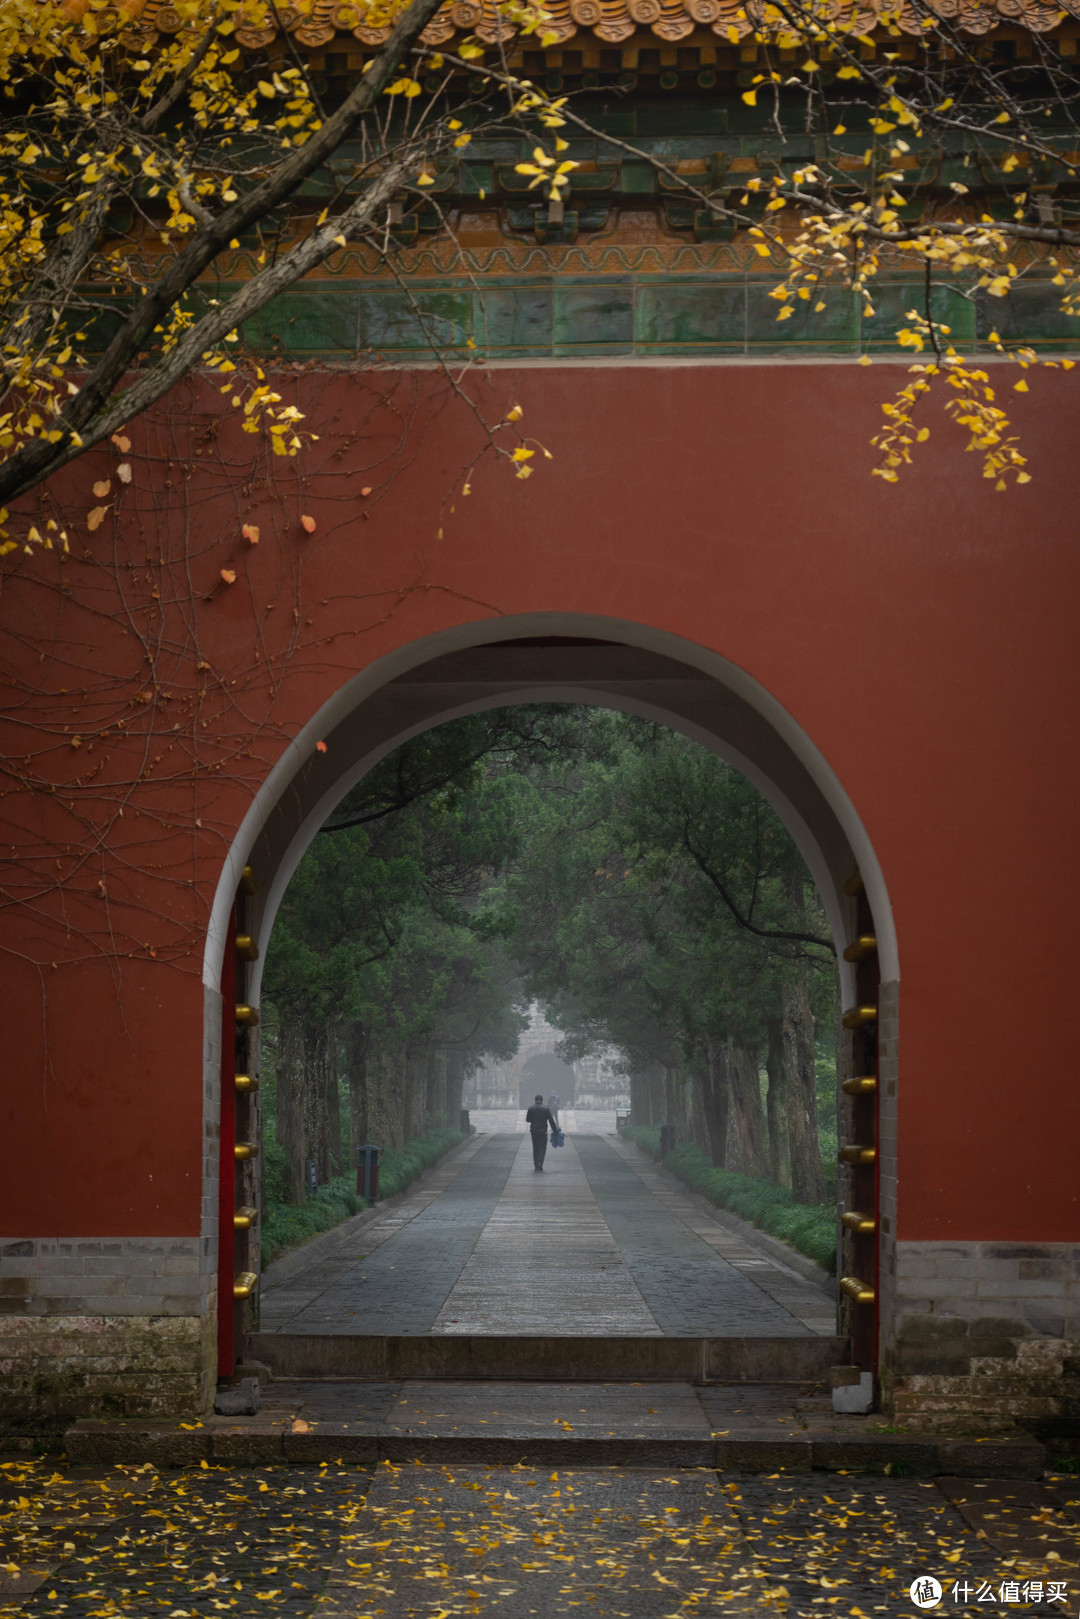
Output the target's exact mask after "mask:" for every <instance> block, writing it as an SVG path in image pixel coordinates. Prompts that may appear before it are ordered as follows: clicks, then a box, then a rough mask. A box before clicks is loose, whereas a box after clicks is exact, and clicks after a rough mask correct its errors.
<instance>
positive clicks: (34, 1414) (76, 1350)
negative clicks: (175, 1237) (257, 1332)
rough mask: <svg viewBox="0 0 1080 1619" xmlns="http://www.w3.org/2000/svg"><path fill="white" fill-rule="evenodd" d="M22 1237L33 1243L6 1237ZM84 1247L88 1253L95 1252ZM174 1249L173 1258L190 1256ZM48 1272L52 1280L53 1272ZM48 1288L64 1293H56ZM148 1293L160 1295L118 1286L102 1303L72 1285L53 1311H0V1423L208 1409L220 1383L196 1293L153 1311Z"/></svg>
mask: <svg viewBox="0 0 1080 1619" xmlns="http://www.w3.org/2000/svg"><path fill="white" fill-rule="evenodd" d="M18 1246H27V1245H25V1244H13V1243H9V1244H7V1247H8V1248H11V1247H18ZM67 1246H74V1245H67ZM81 1246H84V1247H91V1246H97V1247H99V1248H109V1247H111V1246H113V1245H112V1244H109V1243H106V1242H99V1243H97V1244H90V1243H86V1244H82V1245H81ZM117 1246H119V1245H117ZM161 1246H162V1247H166V1248H167V1247H169V1246H171V1245H169V1244H162V1245H161ZM48 1257H50V1256H48V1255H43V1256H42V1259H43V1260H44V1259H46V1258H48ZM85 1257H86V1259H87V1261H89V1260H90V1259H91V1258H93V1257H94V1256H92V1255H86V1256H85ZM99 1257H100V1258H102V1259H105V1258H108V1257H110V1256H109V1255H107V1254H102V1255H100V1256H99ZM120 1257H121V1258H123V1257H124V1256H120ZM169 1257H171V1258H172V1259H173V1261H174V1262H176V1260H177V1259H179V1258H180V1257H183V1256H176V1255H173V1256H169ZM4 1263H7V1261H4ZM188 1274H190V1273H185V1275H184V1276H182V1277H181V1279H182V1280H183V1279H185V1277H186V1276H187V1275H188ZM30 1279H31V1280H33V1278H30ZM68 1279H69V1278H66V1277H65V1278H60V1280H62V1281H66V1280H68ZM110 1279H111V1280H114V1281H115V1280H121V1281H124V1280H130V1281H132V1282H138V1281H140V1280H142V1281H147V1280H150V1281H154V1280H158V1279H156V1278H147V1277H145V1276H144V1277H137V1276H132V1277H130V1278H125V1277H117V1276H115V1275H114V1276H113V1277H112V1278H110ZM164 1279H165V1278H161V1280H164ZM9 1280H10V1278H9ZM50 1280H52V1281H53V1282H54V1283H55V1281H56V1280H57V1277H56V1275H55V1273H53V1274H52V1276H51V1277H50ZM95 1280H100V1278H95ZM168 1280H170V1281H171V1280H172V1279H171V1278H169V1279H168ZM50 1298H51V1299H55V1300H56V1301H57V1303H61V1300H60V1297H59V1295H55V1294H54V1295H50ZM150 1301H152V1302H154V1303H156V1302H157V1296H155V1295H150V1294H147V1293H138V1292H131V1293H129V1294H128V1295H127V1296H126V1297H125V1296H124V1295H123V1294H119V1293H118V1294H114V1295H111V1296H110V1297H109V1299H108V1303H107V1306H106V1308H105V1309H103V1308H102V1307H101V1306H100V1305H98V1306H97V1307H96V1308H95V1307H94V1306H93V1305H92V1304H91V1302H90V1298H89V1297H87V1298H84V1299H82V1300H80V1299H78V1298H77V1297H75V1296H74V1295H73V1294H72V1295H71V1303H70V1305H67V1307H66V1308H61V1309H58V1310H57V1311H56V1312H55V1313H54V1312H52V1311H49V1312H44V1311H38V1312H35V1313H27V1314H25V1315H14V1314H8V1315H5V1316H3V1318H0V1431H2V1430H3V1429H4V1428H8V1429H14V1430H17V1431H19V1432H23V1433H25V1432H27V1431H28V1430H29V1431H33V1430H34V1429H35V1428H36V1427H39V1426H44V1427H50V1426H54V1425H56V1424H57V1423H58V1422H61V1421H70V1420H71V1419H72V1418H74V1417H79V1416H86V1415H101V1416H106V1415H110V1414H112V1415H120V1416H182V1415H185V1414H186V1413H190V1412H197V1411H206V1410H208V1409H209V1408H210V1405H211V1404H212V1398H213V1387H214V1383H213V1377H212V1367H213V1362H212V1360H211V1358H210V1354H211V1351H212V1349H213V1346H214V1335H213V1333H212V1331H211V1330H210V1329H211V1323H210V1322H209V1321H208V1319H207V1318H206V1317H205V1316H203V1315H200V1314H198V1313H196V1312H195V1311H194V1310H193V1309H192V1306H191V1299H190V1297H182V1298H181V1297H173V1296H170V1297H169V1298H168V1299H167V1300H166V1302H167V1303H168V1304H176V1305H179V1304H180V1303H181V1302H182V1304H183V1309H182V1310H181V1309H176V1310H174V1311H173V1312H172V1313H167V1312H166V1311H165V1310H156V1309H155V1310H154V1311H153V1313H151V1311H150V1310H149V1309H148V1308H147V1303H148V1302H150ZM62 1302H63V1304H67V1301H66V1299H65V1300H63V1301H62ZM124 1305H127V1306H128V1308H127V1309H126V1310H125V1309H124V1308H123V1306H124ZM118 1306H119V1308H118ZM106 1311H107V1313H106Z"/></svg>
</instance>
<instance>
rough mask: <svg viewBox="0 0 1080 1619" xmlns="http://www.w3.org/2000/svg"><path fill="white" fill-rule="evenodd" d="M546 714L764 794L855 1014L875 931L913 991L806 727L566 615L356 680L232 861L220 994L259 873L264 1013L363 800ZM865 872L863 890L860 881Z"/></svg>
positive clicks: (418, 655) (220, 914) (853, 832)
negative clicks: (411, 763)
mask: <svg viewBox="0 0 1080 1619" xmlns="http://www.w3.org/2000/svg"><path fill="white" fill-rule="evenodd" d="M532 704H567V705H580V706H584V707H588V708H594V709H607V710H615V711H617V712H620V713H623V714H627V715H633V716H636V717H638V718H640V719H645V720H649V721H653V722H656V723H658V724H660V725H662V726H665V727H667V728H668V729H670V730H672V731H674V732H676V733H679V734H680V735H682V736H684V737H686V738H688V739H690V740H691V741H693V742H696V743H698V744H700V745H701V746H703V747H704V748H706V749H707V750H708V751H709V752H711V753H712V754H715V755H717V756H718V757H719V758H721V759H722V760H724V761H725V762H726V763H727V764H729V765H730V766H732V767H733V768H734V769H735V770H737V771H738V772H740V773H741V775H743V776H745V777H746V778H747V779H748V780H749V781H750V782H751V783H752V784H753V785H754V786H755V787H756V788H757V789H758V790H759V791H760V793H761V794H762V796H763V797H764V798H765V799H766V801H767V802H768V804H769V805H770V806H771V807H772V809H773V810H774V811H775V812H776V814H777V816H778V817H779V819H780V820H781V821H782V822H783V823H784V826H785V827H786V829H787V831H788V833H789V834H790V836H791V838H792V841H793V842H794V844H795V846H796V847H797V849H798V851H799V853H800V854H801V856H802V858H803V860H804V861H805V864H806V866H807V868H808V869H809V872H810V875H811V877H812V879H813V882H814V885H815V887H816V889H817V892H818V895H819V897H820V900H821V902H822V906H823V909H824V911H825V914H826V917H827V921H828V925H829V928H830V930H831V933H832V937H833V940H834V942H835V945H836V954H837V957H838V963H839V970H840V978H841V986H842V987H841V998H842V1003H843V1004H844V1005H845V1006H850V1005H852V1004H853V1003H857V1001H858V999H859V996H860V993H865V991H861V990H860V982H861V983H862V985H865V983H866V981H867V980H866V976H865V972H864V971H863V969H862V968H861V967H860V965H859V959H858V957H857V956H855V957H852V956H851V952H850V950H849V949H848V946H849V942H850V941H851V940H852V939H853V938H854V937H856V936H858V935H859V933H860V931H861V930H864V929H865V928H866V927H867V926H868V925H869V926H871V927H872V930H873V934H874V935H876V962H877V964H879V966H880V977H881V978H882V979H883V980H891V981H895V980H896V979H897V978H898V976H899V962H898V956H897V947H896V938H895V931H894V927H893V921H892V914H891V909H890V906H889V903H888V896H887V893H886V891H885V886H884V881H883V877H882V873H881V871H880V867H879V865H878V862H877V860H876V858H875V856H874V853H873V850H872V848H871V846H870V843H869V839H868V837H867V835H866V832H865V830H864V828H863V827H862V825H861V822H860V821H859V818H858V815H857V813H856V811H855V809H854V806H853V805H852V804H851V801H850V799H849V798H848V796H847V794H846V793H845V792H844V789H843V787H842V785H841V783H840V782H839V781H838V780H837V778H836V776H835V774H834V772H833V771H832V770H831V769H830V767H829V765H828V763H827V761H826V760H825V759H824V758H823V757H822V755H821V754H820V751H819V750H818V749H817V748H816V747H815V745H814V744H813V742H812V741H811V739H810V738H809V737H807V736H806V734H805V732H804V731H803V730H802V729H801V728H800V727H799V726H798V724H797V723H796V722H795V720H794V719H793V718H792V716H791V715H790V714H788V713H786V712H785V711H784V710H783V709H781V707H780V705H778V704H777V703H776V701H775V699H773V698H772V696H771V695H770V694H769V693H768V692H766V691H765V690H764V689H763V688H762V687H761V686H760V685H759V684H758V683H757V682H755V681H754V680H752V679H751V678H750V677H749V676H748V675H747V674H746V673H745V672H744V671H742V670H740V669H737V668H735V667H734V666H732V665H730V664H729V663H727V662H726V661H725V660H723V659H722V658H719V657H718V656H717V655H716V654H714V653H711V652H709V651H708V650H707V649H704V648H701V647H692V646H689V645H687V644H686V643H683V642H680V641H678V640H677V638H675V637H672V636H669V635H665V634H663V633H661V632H657V631H655V630H653V629H651V628H649V627H647V626H635V625H623V624H617V623H614V622H613V621H610V620H600V619H595V618H588V619H585V618H582V617H576V616H570V615H562V614H560V615H533V616H531V617H529V618H527V619H518V620H515V621H506V620H499V621H498V622H497V623H494V624H493V623H490V622H489V623H483V624H478V625H471V626H461V627H459V628H457V629H455V630H453V631H450V632H446V633H444V634H441V635H438V636H434V637H431V638H429V639H428V640H425V641H423V642H419V643H413V644H411V645H409V646H408V647H406V648H403V649H401V650H400V651H399V652H397V653H395V654H393V655H391V656H390V657H387V658H385V659H383V660H381V661H380V663H378V664H377V665H374V666H372V667H371V668H370V669H368V670H365V671H363V672H362V673H360V674H358V675H356V676H355V677H354V678H353V679H352V680H351V681H349V682H348V683H347V685H345V686H343V687H342V688H341V690H339V692H337V693H336V694H335V696H334V697H333V698H332V699H331V700H330V701H329V702H328V703H326V704H325V705H324V706H323V708H322V709H321V710H320V711H319V713H318V714H317V715H315V716H314V717H313V718H312V720H311V721H310V722H309V724H308V725H307V726H306V727H305V728H304V730H303V732H302V733H301V734H300V735H299V736H298V737H297V739H296V740H295V742H294V743H293V744H292V745H291V747H290V748H289V749H288V750H287V752H286V754H285V756H284V757H283V758H282V760H281V761H280V762H279V765H278V766H277V768H276V769H275V771H274V772H273V773H272V774H271V776H270V778H269V779H268V781H267V782H266V784H265V786H264V788H263V790H262V791H261V792H260V794H259V796H258V798H257V800H256V801H255V803H254V804H253V805H252V808H251V811H250V812H249V814H248V816H247V817H246V819H245V822H244V824H243V826H242V828H241V830H240V833H239V835H238V837H237V839H236V842H235V845H234V848H233V850H232V851H231V854H230V857H229V859H228V861H227V862H226V869H225V870H224V871H223V874H222V879H221V885H220V887H219V892H218V896H217V900H216V902H215V906H214V916H213V920H212V925H211V928H210V931H209V935H208V940H207V950H206V958H205V979H206V981H207V984H208V986H209V987H213V988H216V987H217V985H218V984H219V983H220V982H221V969H222V963H223V961H224V959H225V946H226V943H227V941H228V938H229V928H230V917H231V910H232V903H233V899H234V896H235V894H236V891H237V884H238V882H239V878H240V874H241V871H242V869H243V868H244V866H247V865H250V866H251V867H252V868H254V871H255V874H256V876H257V878H258V882H259V888H258V891H257V893H255V894H254V895H252V896H251V897H250V898H248V900H247V901H246V911H245V915H244V924H243V925H244V928H245V931H246V932H247V933H248V934H249V935H250V938H251V941H252V945H253V953H254V951H256V950H257V959H255V960H253V961H252V962H251V965H250V966H249V967H248V968H247V969H246V982H245V983H244V985H243V986H242V992H243V995H244V998H245V1000H246V1001H247V1002H248V1003H250V1004H252V1005H255V1006H257V1004H258V1000H259V993H260V985H261V977H262V971H263V964H264V962H265V958H266V946H267V943H268V941H269V938H270V934H271V930H272V928H273V925H274V921H275V917H276V916H277V913H278V909H279V907H280V905H281V902H282V898H283V896H284V894H285V891H286V889H287V887H288V884H289V881H290V879H291V878H292V876H293V874H294V872H295V871H296V868H297V866H298V865H299V863H300V861H301V859H302V858H303V855H304V853H305V851H306V850H307V849H308V847H309V846H310V845H311V843H312V841H313V839H314V838H315V837H316V835H317V833H318V831H319V829H320V828H321V827H322V825H323V824H324V822H325V821H326V820H327V818H328V816H329V815H330V814H331V812H332V811H333V810H334V808H335V807H336V806H337V804H338V803H339V802H340V801H341V800H342V799H343V798H344V797H345V795H346V794H347V793H348V792H349V790H350V789H351V788H352V787H354V786H355V784H356V783H357V782H359V781H360V780H361V779H362V778H363V777H364V776H365V775H367V774H368V773H369V772H370V771H372V770H373V769H374V768H375V767H376V766H377V765H378V764H379V762H380V761H381V760H382V759H384V758H385V757H386V756H387V755H388V754H390V753H392V752H393V751H394V750H395V749H397V748H399V747H401V746H402V745H403V744H405V743H407V742H408V741H410V740H411V739H413V738H415V737H417V736H420V735H422V734H423V733H425V732H427V731H431V730H433V729H435V728H437V727H439V726H441V725H443V724H445V723H446V722H448V721H452V720H455V719H459V718H463V717H466V716H470V715H475V714H478V713H483V712H486V711H489V710H493V709H509V708H516V707H519V706H524V705H532ZM319 743H321V744H324V745H325V746H324V747H317V745H316V744H319ZM859 872H861V874H862V878H861V880H862V888H861V891H860V889H859V887H858V885H857V884H855V883H853V881H852V879H853V876H855V875H856V874H857V873H859ZM867 918H870V919H871V920H870V922H869V924H868V922H867ZM846 951H847V955H848V959H846V960H845V959H844V958H845V952H846ZM856 1010H858V1008H857V1006H856ZM855 1038H856V1039H857V1037H855ZM864 1049H866V1048H865V1047H864ZM862 1066H865V1060H864V1061H863V1063H862ZM859 1069H860V1059H859V1056H858V1054H857V1052H854V1051H853V1052H850V1053H849V1054H848V1060H847V1070H850V1071H853V1072H854V1073H856V1074H857V1073H858V1072H859ZM538 1088H540V1089H545V1088H546V1087H544V1086H538ZM223 1263H224V1261H223ZM867 1319H868V1318H865V1317H864V1320H863V1323H862V1326H863V1329H864V1330H863V1338H864V1339H866V1343H864V1345H863V1347H862V1351H861V1353H862V1359H863V1361H866V1360H867V1359H871V1360H872V1355H873V1348H872V1343H871V1342H870V1340H871V1339H872V1338H873V1337H875V1336H876V1328H875V1329H874V1331H872V1332H868V1330H867Z"/></svg>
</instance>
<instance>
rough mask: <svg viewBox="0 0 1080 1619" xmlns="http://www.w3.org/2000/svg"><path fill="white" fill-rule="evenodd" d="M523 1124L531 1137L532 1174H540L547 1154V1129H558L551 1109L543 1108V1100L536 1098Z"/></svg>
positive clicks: (539, 1097)
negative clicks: (526, 1126) (527, 1127)
mask: <svg viewBox="0 0 1080 1619" xmlns="http://www.w3.org/2000/svg"><path fill="white" fill-rule="evenodd" d="M525 1123H526V1124H527V1125H528V1126H529V1133H530V1135H531V1136H532V1150H533V1174H534V1175H535V1174H542V1173H543V1168H544V1155H545V1154H546V1152H547V1144H548V1128H549V1126H550V1128H551V1129H552V1130H557V1129H558V1128H559V1127H558V1125H557V1124H556V1123H555V1120H554V1119H553V1118H552V1116H551V1109H550V1108H549V1107H545V1106H544V1098H543V1097H542V1096H538V1097H537V1098H536V1099H535V1101H534V1102H533V1105H532V1107H531V1108H530V1109H529V1111H528V1112H527V1113H526V1115H525Z"/></svg>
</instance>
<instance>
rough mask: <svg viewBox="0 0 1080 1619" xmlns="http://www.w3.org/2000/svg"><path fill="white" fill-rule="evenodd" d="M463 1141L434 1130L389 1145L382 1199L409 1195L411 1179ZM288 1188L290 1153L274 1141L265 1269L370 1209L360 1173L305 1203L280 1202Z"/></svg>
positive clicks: (382, 1166)
mask: <svg viewBox="0 0 1080 1619" xmlns="http://www.w3.org/2000/svg"><path fill="white" fill-rule="evenodd" d="M464 1139H465V1138H464V1136H463V1135H462V1134H461V1131H460V1130H429V1131H428V1133H427V1135H424V1136H415V1137H414V1138H413V1140H411V1141H407V1142H406V1143H405V1145H404V1146H403V1147H388V1148H387V1149H386V1151H385V1152H383V1153H381V1154H380V1155H379V1197H380V1199H381V1198H384V1197H393V1196H394V1194H395V1193H396V1192H402V1191H404V1190H405V1188H406V1186H408V1185H409V1183H410V1181H414V1180H415V1179H416V1177H417V1175H419V1174H421V1173H422V1171H423V1170H425V1169H429V1168H430V1167H431V1165H432V1164H434V1163H437V1162H438V1160H439V1159H440V1158H442V1157H443V1156H444V1154H446V1153H448V1152H449V1151H450V1149H451V1147H456V1146H457V1145H458V1143H459V1142H461V1141H463V1140H464ZM284 1187H285V1154H284V1152H283V1150H282V1149H281V1147H279V1146H278V1144H277V1142H276V1141H273V1142H269V1143H268V1144H267V1148H266V1153H265V1160H264V1165H263V1196H264V1199H265V1204H264V1211H263V1219H262V1230H261V1243H260V1247H261V1251H262V1262H263V1264H264V1265H269V1264H270V1263H271V1261H272V1260H274V1259H276V1258H277V1257H278V1255H279V1254H283V1253H284V1252H285V1251H286V1250H287V1249H289V1248H296V1247H299V1245H300V1244H301V1243H304V1242H309V1241H310V1240H311V1238H312V1237H317V1236H318V1235H319V1233H320V1231H329V1230H330V1228H331V1227H332V1226H336V1225H340V1224H341V1222H342V1220H347V1219H348V1218H349V1217H350V1215H353V1214H359V1213H360V1210H361V1209H366V1208H367V1207H368V1203H367V1199H366V1198H362V1197H358V1196H357V1193H356V1176H355V1173H353V1174H349V1175H338V1176H336V1177H335V1178H334V1179H333V1180H331V1181H327V1182H326V1184H325V1186H320V1187H319V1188H318V1189H317V1190H316V1192H315V1193H314V1194H313V1195H312V1196H311V1197H309V1198H308V1200H307V1202H306V1203H285V1202H282V1201H279V1200H278V1199H280V1197H281V1193H282V1192H283V1190H284ZM275 1192H276V1193H277V1198H275V1197H274V1193H275Z"/></svg>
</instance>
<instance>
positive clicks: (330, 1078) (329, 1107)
mask: <svg viewBox="0 0 1080 1619" xmlns="http://www.w3.org/2000/svg"><path fill="white" fill-rule="evenodd" d="M340 1059H341V1033H340V1029H339V1026H338V1025H337V1024H336V1023H333V1024H330V1025H329V1026H328V1028H327V1031H326V1059H325V1065H324V1068H323V1085H324V1087H325V1091H326V1136H327V1156H328V1159H329V1169H330V1176H331V1177H333V1176H335V1175H343V1174H344V1173H345V1152H344V1149H343V1147H342V1142H341V1079H340V1074H339V1071H338V1064H339V1062H340Z"/></svg>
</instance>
